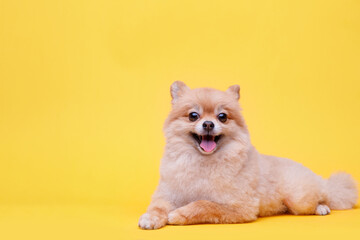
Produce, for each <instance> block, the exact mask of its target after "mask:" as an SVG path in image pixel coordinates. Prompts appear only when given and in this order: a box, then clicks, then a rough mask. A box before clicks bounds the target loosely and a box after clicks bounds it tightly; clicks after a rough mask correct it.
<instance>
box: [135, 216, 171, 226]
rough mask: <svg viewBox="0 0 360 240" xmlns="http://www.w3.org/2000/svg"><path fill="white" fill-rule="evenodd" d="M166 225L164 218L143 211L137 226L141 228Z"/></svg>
mask: <svg viewBox="0 0 360 240" xmlns="http://www.w3.org/2000/svg"><path fill="white" fill-rule="evenodd" d="M165 225H166V218H161V217H159V216H157V215H154V214H150V213H144V214H143V215H142V216H141V217H140V219H139V227H140V228H142V229H158V228H162V227H163V226H165Z"/></svg>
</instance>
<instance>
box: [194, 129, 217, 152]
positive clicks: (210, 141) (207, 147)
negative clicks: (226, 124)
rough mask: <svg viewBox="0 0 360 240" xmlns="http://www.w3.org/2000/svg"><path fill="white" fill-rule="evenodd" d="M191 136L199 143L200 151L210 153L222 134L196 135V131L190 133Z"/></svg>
mask: <svg viewBox="0 0 360 240" xmlns="http://www.w3.org/2000/svg"><path fill="white" fill-rule="evenodd" d="M191 135H192V136H193V138H194V139H195V140H196V142H197V143H198V144H199V147H200V149H201V150H202V151H204V152H205V153H211V152H213V151H214V150H215V148H216V146H217V143H218V141H219V140H220V138H221V137H222V135H217V136H214V135H211V134H207V135H198V134H196V133H192V134H191Z"/></svg>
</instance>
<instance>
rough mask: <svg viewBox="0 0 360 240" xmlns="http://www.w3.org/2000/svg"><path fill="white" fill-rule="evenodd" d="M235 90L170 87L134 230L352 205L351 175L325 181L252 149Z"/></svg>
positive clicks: (354, 189)
mask: <svg viewBox="0 0 360 240" xmlns="http://www.w3.org/2000/svg"><path fill="white" fill-rule="evenodd" d="M239 91H240V87H239V86H238V85H234V86H231V87H229V88H228V89H227V90H226V91H219V90H216V89H211V88H198V89H190V88H189V87H187V86H186V85H185V84H184V83H183V82H180V81H176V82H174V83H173V84H172V85H171V89H170V92H171V96H172V110H171V112H170V114H169V116H168V118H167V120H166V121H165V125H164V132H165V136H166V147H165V153H164V156H163V159H162V161H161V167H160V173H161V178H160V182H159V185H158V188H157V189H156V191H155V193H154V195H153V197H152V201H151V204H150V206H149V207H148V210H147V212H146V213H145V214H143V215H142V216H141V217H140V220H139V227H140V228H142V229H158V228H161V227H163V226H165V225H166V224H172V225H186V224H201V223H244V222H251V221H254V220H256V219H257V218H258V217H262V216H270V215H276V214H282V213H291V214H295V215H304V214H315V215H327V214H329V213H330V209H349V208H352V207H353V206H354V205H355V204H356V202H357V197H358V193H357V186H356V183H355V181H354V180H353V179H352V178H351V176H350V175H349V174H346V173H336V174H333V175H332V176H331V177H330V178H329V179H323V178H322V177H320V176H318V175H316V174H315V173H313V172H312V171H311V170H309V169H308V168H306V167H304V166H302V165H301V164H299V163H297V162H294V161H292V160H289V159H285V158H279V157H273V156H267V155H262V154H260V153H259V152H257V150H256V149H255V148H254V146H252V144H251V142H250V137H249V132H248V130H247V127H246V125H245V121H244V119H243V117H242V115H241V113H240V106H239V103H238V100H239V97H240V95H239Z"/></svg>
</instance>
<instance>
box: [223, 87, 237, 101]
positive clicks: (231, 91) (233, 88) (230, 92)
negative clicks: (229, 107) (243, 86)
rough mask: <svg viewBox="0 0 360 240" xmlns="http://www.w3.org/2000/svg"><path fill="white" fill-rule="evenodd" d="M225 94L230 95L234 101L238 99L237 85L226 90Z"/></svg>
mask: <svg viewBox="0 0 360 240" xmlns="http://www.w3.org/2000/svg"><path fill="white" fill-rule="evenodd" d="M226 92H227V93H229V94H232V95H233V96H234V97H235V98H236V100H239V98H240V86H239V85H232V86H230V87H229V88H228V89H227V90H226Z"/></svg>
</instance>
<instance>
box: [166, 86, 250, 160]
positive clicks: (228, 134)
mask: <svg viewBox="0 0 360 240" xmlns="http://www.w3.org/2000/svg"><path fill="white" fill-rule="evenodd" d="M170 91H171V96H172V111H171V113H170V115H169V117H168V119H167V120H166V122H165V127H164V130H165V133H166V137H167V140H168V144H173V145H177V146H179V145H178V144H181V145H183V144H186V146H187V147H190V148H182V149H184V150H185V151H186V149H197V150H198V151H199V152H200V153H201V154H203V155H211V154H214V153H215V152H221V151H222V150H223V149H226V146H229V144H231V142H234V141H237V142H238V141H242V136H243V135H244V132H247V130H246V127H245V123H244V120H243V117H242V116H241V114H240V106H239V103H238V100H239V97H240V95H239V91H240V87H239V86H238V85H233V86H231V87H229V88H228V89H227V90H226V91H219V90H216V89H212V88H197V89H190V88H189V87H188V86H186V85H185V83H183V82H180V81H176V82H174V83H173V84H172V85H171V89H170Z"/></svg>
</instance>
